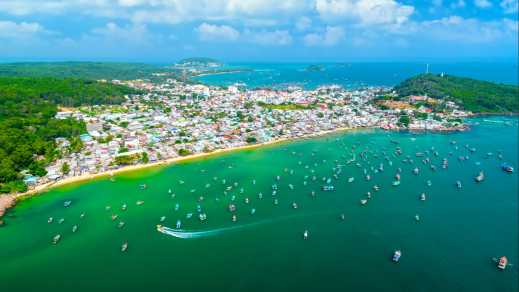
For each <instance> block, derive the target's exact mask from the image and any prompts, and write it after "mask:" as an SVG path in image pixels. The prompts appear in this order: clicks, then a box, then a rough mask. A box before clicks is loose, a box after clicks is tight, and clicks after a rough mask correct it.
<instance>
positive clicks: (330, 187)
mask: <svg viewBox="0 0 519 292" xmlns="http://www.w3.org/2000/svg"><path fill="white" fill-rule="evenodd" d="M322 190H323V191H325V192H330V191H335V187H334V186H332V185H326V186H323V187H322Z"/></svg>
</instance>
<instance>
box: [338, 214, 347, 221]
mask: <svg viewBox="0 0 519 292" xmlns="http://www.w3.org/2000/svg"><path fill="white" fill-rule="evenodd" d="M339 218H340V219H341V220H343V221H344V220H345V219H346V216H345V215H344V213H342V214H341V215H340V216H339Z"/></svg>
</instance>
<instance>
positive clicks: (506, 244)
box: [0, 117, 519, 292]
mask: <svg viewBox="0 0 519 292" xmlns="http://www.w3.org/2000/svg"><path fill="white" fill-rule="evenodd" d="M470 123H471V125H472V129H471V130H470V131H467V132H462V133H443V134H439V133H420V134H413V133H406V132H385V131H382V130H359V131H351V132H343V133H336V134H332V135H327V136H323V137H318V138H312V139H305V140H298V141H293V142H287V143H281V144H276V145H271V146H266V147H262V148H259V149H254V150H244V151H238V152H232V153H226V154H220V155H217V156H213V157H207V158H202V159H197V160H192V161H186V162H181V163H177V164H173V165H170V166H166V167H160V168H153V169H148V170H145V171H137V172H131V173H125V174H120V175H116V177H115V181H113V182H112V181H110V180H109V179H108V178H101V179H98V180H95V181H91V182H87V183H80V184H74V185H68V186H64V187H60V188H57V189H53V190H51V191H49V192H47V193H45V194H43V195H40V196H36V197H33V198H31V199H27V200H25V201H23V202H22V203H20V204H19V205H18V206H17V207H16V208H14V209H12V210H11V211H9V212H8V214H7V217H6V218H5V219H6V222H7V225H6V226H4V227H1V228H0V263H1V266H0V267H1V272H0V285H1V286H0V287H1V291H16V292H23V291H53V292H61V291H67V292H68V291H126V292H130V291H204V292H207V291H240V292H241V291H470V292H477V291H481V292H488V291H517V290H518V280H519V278H518V264H519V261H518V248H517V247H518V196H517V193H518V174H517V171H516V172H515V173H513V174H509V173H505V172H503V171H502V170H501V167H500V166H501V164H502V163H503V162H507V163H509V164H510V165H512V166H514V167H515V168H516V170H517V167H518V166H519V161H518V154H517V149H518V119H517V118H510V117H482V118H476V119H472V120H470ZM453 141H455V144H454V142H453ZM397 147H399V148H400V149H401V151H402V154H400V155H398V154H396V149H397ZM470 148H474V149H472V150H474V152H471V151H470ZM417 152H422V153H423V155H424V156H422V157H417V156H416V153H417ZM435 152H437V154H435ZM499 154H501V156H502V158H501V159H500V158H499V156H498V155H499ZM353 157H355V161H353V162H348V161H351V160H352V159H353ZM460 157H463V160H459V159H460ZM444 158H447V159H448V167H447V168H446V169H444V168H442V161H443V159H444ZM425 159H430V162H427V161H426V162H425V163H424V162H423V161H422V160H425ZM390 161H391V163H390ZM357 163H358V164H357ZM381 163H382V164H383V171H379V168H380V164H381ZM431 165H434V166H436V170H432V169H431ZM415 167H419V169H420V172H419V174H418V175H415V174H413V173H412V170H413V169H414V168H415ZM399 168H400V169H401V174H400V175H401V184H400V185H399V186H393V185H392V182H393V181H394V180H395V174H396V173H398V171H399ZM364 169H366V173H367V174H369V175H370V176H371V180H370V181H367V180H366V178H365V174H364ZM479 171H484V173H485V176H486V178H485V180H484V181H483V182H481V183H476V182H475V181H474V176H476V175H477V174H478V173H479ZM277 176H279V180H278V179H277V178H276V177H277ZM313 176H315V180H314V179H313ZM350 177H353V178H354V181H353V182H351V183H350V182H348V179H349V178H350ZM327 180H330V182H329V185H333V186H335V189H336V190H335V191H330V192H325V191H322V190H321V187H322V186H323V185H326V184H327V182H326V181H327ZM428 180H430V182H431V185H430V186H428V184H427V181H428ZM457 180H459V181H461V183H462V186H463V187H462V189H458V188H457V187H456V186H455V182H456V181H457ZM305 182H306V183H305ZM141 184H146V185H147V188H146V189H141V187H140V185H141ZM274 184H276V185H277V188H278V189H277V192H276V193H275V194H274V195H273V189H272V186H273V185H274ZM290 185H292V187H293V189H291V188H290ZM374 185H378V186H379V187H380V190H379V191H375V190H374V189H373V187H374ZM169 190H171V192H170V191H169ZM312 192H314V195H313V196H312ZM367 192H371V199H369V200H368V203H367V204H366V205H361V204H360V200H361V199H365V198H366V197H367V195H366V194H367ZM422 192H425V193H426V198H427V199H426V201H421V200H419V196H420V194H421V193H422ZM260 193H261V194H262V195H261V198H260ZM201 197H203V198H201ZM246 198H248V203H246ZM233 199H234V201H233ZM275 199H277V200H278V204H277V205H275V204H274V200H275ZM68 200H70V201H71V202H72V203H71V205H70V206H69V207H64V202H65V201H68ZM140 200H142V201H144V203H143V204H142V205H137V204H136V202H137V201H140ZM230 203H234V204H235V205H236V211H235V214H236V215H237V222H232V220H231V212H230V211H229V210H228V205H229V204H230ZM293 203H296V204H297V209H295V208H293ZM123 204H127V210H126V211H123V210H121V207H122V205H123ZM176 204H178V210H175V205H176ZM197 205H199V207H197ZM107 206H110V207H111V209H110V210H106V207H107ZM252 209H255V213H254V214H252V215H251V210H252ZM82 213H84V214H85V216H84V218H83V219H80V214H82ZM188 213H192V214H193V216H192V217H191V218H190V219H187V218H186V215H187V214H188ZM199 213H205V214H206V215H207V219H206V221H203V222H201V221H200V220H199V219H198V215H199ZM113 214H117V215H118V218H117V219H116V220H112V219H111V215H113ZM341 214H344V220H342V219H341V218H340V215H341ZM415 215H419V217H420V221H416V220H415ZM162 216H165V217H166V219H165V220H164V222H160V218H161V217H162ZM49 217H53V218H54V222H53V223H51V224H49V223H47V220H48V218H49ZM61 218H63V219H64V222H63V223H62V224H59V223H58V220H59V219H61ZM177 220H181V223H182V229H183V230H184V231H186V232H195V234H196V236H197V237H196V238H177V237H174V236H169V235H166V234H163V233H160V232H158V231H157V230H156V225H157V224H162V225H164V226H167V227H170V228H175V225H176V222H177ZM120 221H124V222H125V226H124V227H123V228H118V227H117V225H118V223H119V222H120ZM74 225H78V226H79V228H78V230H77V232H75V233H73V232H72V227H73V226H74ZM305 230H307V231H308V238H307V239H306V240H304V239H303V233H304V231H305ZM56 234H61V236H62V238H61V240H60V241H59V242H58V244H56V245H53V244H52V243H51V241H52V238H53V237H54V236H55V235H56ZM124 242H128V249H127V251H126V252H121V245H122V244H123V243H124ZM397 249H400V250H401V251H402V257H401V259H400V262H398V263H394V262H392V261H391V257H392V255H393V252H394V251H395V250H397ZM503 255H504V256H507V257H508V259H509V260H510V263H511V264H513V266H511V267H508V268H507V269H506V270H505V271H500V270H498V269H497V268H496V263H495V262H494V261H493V258H496V257H500V256H503Z"/></svg>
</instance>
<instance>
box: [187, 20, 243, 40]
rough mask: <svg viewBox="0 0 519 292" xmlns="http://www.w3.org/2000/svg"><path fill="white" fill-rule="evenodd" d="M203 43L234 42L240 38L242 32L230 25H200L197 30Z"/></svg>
mask: <svg viewBox="0 0 519 292" xmlns="http://www.w3.org/2000/svg"><path fill="white" fill-rule="evenodd" d="M195 30H196V32H197V33H198V36H199V38H200V39H201V40H203V41H234V40H237V39H238V38H239V37H240V32H239V31H237V30H236V29H234V28H233V27H231V26H228V25H214V24H208V23H205V22H204V23H202V24H200V25H199V26H198V27H197V28H196V29H195Z"/></svg>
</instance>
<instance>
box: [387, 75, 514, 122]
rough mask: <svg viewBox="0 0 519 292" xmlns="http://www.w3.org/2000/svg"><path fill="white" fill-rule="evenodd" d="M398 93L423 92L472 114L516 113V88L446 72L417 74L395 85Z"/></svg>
mask: <svg viewBox="0 0 519 292" xmlns="http://www.w3.org/2000/svg"><path fill="white" fill-rule="evenodd" d="M394 89H395V90H396V92H397V93H398V95H399V96H401V97H405V96H409V95H427V96H429V97H433V98H439V99H449V100H453V101H455V102H456V103H458V104H459V105H461V106H462V107H463V108H464V109H466V110H469V111H472V112H476V113H500V112H515V113H517V112H519V87H518V86H516V85H507V84H497V83H493V82H488V81H480V80H475V79H470V78H464V77H456V76H450V75H444V76H441V75H434V74H421V75H418V76H415V77H412V78H410V79H407V80H405V81H403V82H402V83H400V84H399V85H397V86H396V87H395V88H394Z"/></svg>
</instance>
